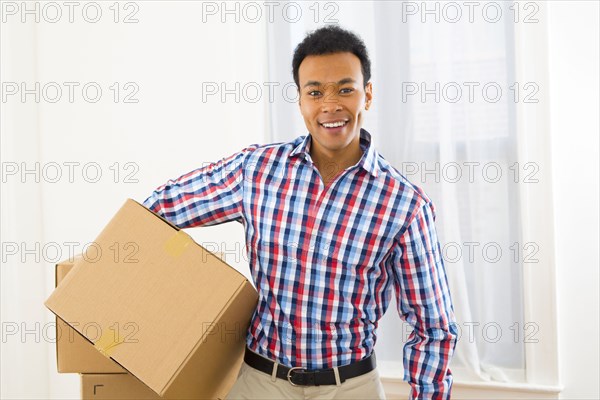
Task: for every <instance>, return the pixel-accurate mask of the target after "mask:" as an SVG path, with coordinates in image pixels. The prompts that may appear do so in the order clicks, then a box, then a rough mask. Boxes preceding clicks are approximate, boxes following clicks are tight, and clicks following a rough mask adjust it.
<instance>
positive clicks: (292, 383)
mask: <svg viewBox="0 0 600 400" xmlns="http://www.w3.org/2000/svg"><path fill="white" fill-rule="evenodd" d="M295 369H304V368H302V367H292V368H290V369H289V370H288V372H287V380H288V382H289V383H290V384H291V385H292V386H304V385H296V384H295V383H294V382H292V379H291V378H292V371H293V370H295Z"/></svg>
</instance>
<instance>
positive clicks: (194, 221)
mask: <svg viewBox="0 0 600 400" xmlns="http://www.w3.org/2000/svg"><path fill="white" fill-rule="evenodd" d="M257 146H258V145H257V144H253V145H250V146H248V147H246V148H245V149H243V150H241V151H239V152H236V153H234V154H232V155H230V156H228V157H225V158H223V159H221V160H219V161H217V162H214V163H211V164H209V165H206V166H203V167H200V168H198V169H195V170H193V171H191V172H189V173H187V174H185V175H182V176H180V177H179V178H177V179H175V180H171V179H170V180H169V181H167V182H166V183H165V184H163V185H161V186H159V187H158V188H157V189H156V190H154V192H153V193H152V194H151V195H150V196H149V197H148V198H147V199H146V200H144V203H143V205H144V206H145V207H146V208H149V209H150V210H152V211H154V212H155V213H157V214H159V215H160V216H162V217H164V218H165V219H166V220H168V221H169V222H171V223H172V224H174V225H176V226H178V227H179V228H191V227H194V226H210V225H216V224H220V223H224V222H229V221H233V220H240V218H241V216H242V200H243V190H242V189H243V184H244V174H243V167H244V161H245V159H246V157H247V156H248V154H249V153H251V152H252V151H253V150H255V149H256V148H257Z"/></svg>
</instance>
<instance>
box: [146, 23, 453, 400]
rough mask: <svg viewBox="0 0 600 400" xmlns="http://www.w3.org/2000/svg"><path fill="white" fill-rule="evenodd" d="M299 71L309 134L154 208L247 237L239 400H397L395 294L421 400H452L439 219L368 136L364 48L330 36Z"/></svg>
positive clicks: (185, 179) (179, 186) (410, 375)
mask: <svg viewBox="0 0 600 400" xmlns="http://www.w3.org/2000/svg"><path fill="white" fill-rule="evenodd" d="M292 64H293V74H294V80H295V82H296V85H297V86H298V91H299V102H298V104H299V107H300V112H301V114H302V116H303V118H304V122H305V124H306V127H307V129H308V132H309V134H308V135H305V136H300V137H298V138H296V139H294V140H292V141H290V142H286V143H272V144H266V145H259V144H253V145H250V146H248V147H246V148H245V149H243V150H241V151H239V152H237V153H235V154H233V155H231V156H229V157H227V158H224V159H222V160H220V161H218V162H216V163H213V164H211V165H210V166H208V167H204V168H200V169H197V170H195V171H192V172H190V173H188V174H186V175H183V176H181V177H180V178H178V179H177V180H170V181H169V182H167V183H166V184H164V185H163V186H161V187H159V188H157V189H156V191H154V193H153V194H152V195H151V196H150V197H149V198H148V199H147V200H146V201H145V203H144V204H145V205H146V206H147V207H148V208H149V209H151V210H152V211H155V212H157V213H159V214H161V215H163V216H164V217H166V218H167V219H169V220H170V221H172V222H173V223H174V224H176V225H178V226H179V227H181V228H187V227H192V226H208V225H214V224H219V223H223V222H228V221H238V222H240V223H242V224H243V225H244V228H245V232H246V245H247V251H248V256H249V263H250V269H251V272H252V277H253V280H254V283H255V285H256V288H257V289H258V293H259V300H258V306H257V308H256V311H255V313H254V315H253V316H252V320H251V324H250V327H249V329H248V332H247V338H246V344H247V349H246V354H245V358H244V363H243V364H242V367H241V369H240V373H239V375H238V379H237V381H236V383H235V385H234V386H233V388H232V390H231V392H230V393H229V395H228V399H238V398H262V399H267V398H277V399H283V398H289V399H292V398H302V399H304V398H328V399H349V398H361V399H367V398H369V399H370V398H377V399H385V394H384V392H383V387H382V385H381V382H380V380H379V372H378V369H377V368H376V363H375V354H374V351H373V347H374V345H375V341H376V328H377V325H378V321H379V319H380V318H381V317H382V316H383V314H384V313H385V311H386V309H387V307H388V305H389V302H390V300H391V296H392V294H393V293H395V294H396V296H397V297H396V298H397V304H398V311H399V313H400V316H401V317H402V318H403V319H404V320H406V321H407V322H408V323H410V324H411V325H412V326H413V327H414V332H413V333H412V334H411V335H410V337H409V340H408V342H407V343H406V345H405V347H404V369H405V376H404V379H405V380H408V381H409V383H410V385H411V387H412V390H411V394H410V397H411V399H417V398H418V399H448V398H450V390H451V385H452V374H451V371H450V369H449V368H448V364H449V362H450V358H451V356H452V354H453V351H454V348H455V344H456V337H457V330H456V326H455V320H454V313H453V305H452V301H451V296H450V292H449V289H448V283H447V279H446V275H445V269H444V264H443V259H442V257H441V249H440V245H439V242H438V239H437V235H436V231H435V227H434V219H435V210H434V206H433V203H432V202H431V200H430V199H429V198H428V197H427V195H426V194H425V193H424V192H423V191H422V190H421V189H420V188H418V187H417V186H415V185H413V184H411V183H410V182H409V181H408V180H407V179H406V178H405V177H404V176H402V175H401V174H400V173H399V172H398V171H397V170H396V169H394V168H393V167H392V166H391V165H390V164H389V163H388V162H387V161H386V160H385V159H384V158H383V157H382V156H381V155H379V153H378V152H377V151H376V150H375V148H374V147H373V146H372V143H371V135H370V134H369V133H368V132H367V131H366V130H364V129H363V128H362V122H363V113H364V112H365V111H366V110H368V109H369V107H370V106H371V102H372V99H373V93H372V84H371V82H370V81H369V80H370V76H371V72H370V69H371V67H370V60H369V57H368V54H367V50H366V48H365V45H364V43H363V42H362V41H361V40H360V38H358V37H357V36H356V35H354V34H353V33H351V32H348V31H346V30H343V29H341V28H339V27H336V26H327V27H324V28H321V29H318V30H316V31H314V32H312V33H310V34H309V35H307V37H306V38H305V39H304V40H303V41H302V43H300V44H299V45H298V46H297V47H296V49H295V53H294V58H293V62H292Z"/></svg>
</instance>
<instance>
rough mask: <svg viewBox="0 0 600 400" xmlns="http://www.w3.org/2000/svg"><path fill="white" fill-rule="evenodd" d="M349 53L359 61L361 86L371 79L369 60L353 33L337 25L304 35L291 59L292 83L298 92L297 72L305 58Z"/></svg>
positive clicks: (363, 46) (365, 48)
mask: <svg viewBox="0 0 600 400" xmlns="http://www.w3.org/2000/svg"><path fill="white" fill-rule="evenodd" d="M342 52H349V53H352V54H354V55H355V56H356V57H358V59H359V60H360V65H361V70H362V75H363V85H364V86H367V83H368V82H369V80H370V79H371V60H370V59H369V54H368V52H367V47H366V46H365V44H364V42H363V41H362V39H361V38H360V37H359V36H358V35H356V34H355V33H353V32H350V31H348V30H346V29H343V28H341V27H339V26H337V25H326V26H324V27H321V28H319V29H317V30H314V31H312V32H310V33H309V34H307V35H306V37H305V38H304V40H303V41H302V42H301V43H300V44H298V46H296V49H295V50H294V58H293V59H292V73H293V75H294V82H296V86H297V87H298V90H300V80H299V78H298V70H299V69H300V64H301V63H302V60H304V59H305V58H306V57H307V56H320V55H325V54H333V53H342Z"/></svg>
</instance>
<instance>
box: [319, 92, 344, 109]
mask: <svg viewBox="0 0 600 400" xmlns="http://www.w3.org/2000/svg"><path fill="white" fill-rule="evenodd" d="M341 110H342V104H341V102H340V98H339V97H338V96H337V95H336V93H326V94H325V96H323V101H322V103H321V111H322V112H324V113H335V112H336V111H341Z"/></svg>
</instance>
